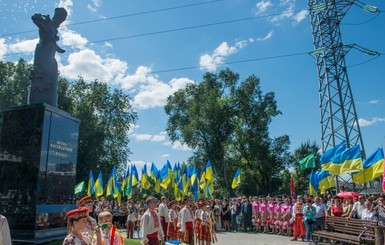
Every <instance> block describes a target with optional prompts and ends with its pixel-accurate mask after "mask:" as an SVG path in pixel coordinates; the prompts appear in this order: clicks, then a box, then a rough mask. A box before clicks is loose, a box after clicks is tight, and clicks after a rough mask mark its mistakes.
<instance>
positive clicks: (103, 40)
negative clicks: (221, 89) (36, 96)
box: [3, 10, 301, 56]
mask: <svg viewBox="0 0 385 245" xmlns="http://www.w3.org/2000/svg"><path fill="white" fill-rule="evenodd" d="M300 11H301V10H293V11H290V12H291V13H298V12H300ZM282 13H287V12H286V11H285V12H281V13H277V14H269V15H260V16H254V17H247V18H241V19H235V20H226V21H220V22H214V23H208V24H202V25H196V26H187V27H180V28H174V29H169V30H162V31H155V32H147V33H142V34H134V35H129V36H122V37H115V38H107V39H101V40H96V41H89V42H88V43H85V44H73V45H67V46H63V48H68V47H76V46H85V45H90V44H95V43H103V42H111V41H118V40H123V39H129V38H135V37H144V36H152V35H157V34H164V33H171V32H178V31H184V30H192V29H199V28H204V27H210V26H217V25H224V24H230V23H236V22H243V21H249V20H256V19H261V18H268V17H273V16H279V15H281V14H282ZM26 53H30V52H18V53H11V54H5V55H3V56H11V55H19V54H26Z"/></svg>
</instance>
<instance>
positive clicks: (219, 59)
mask: <svg viewBox="0 0 385 245" xmlns="http://www.w3.org/2000/svg"><path fill="white" fill-rule="evenodd" d="M253 41H254V40H253V39H250V38H249V39H247V40H241V41H238V42H236V43H235V45H234V46H229V45H228V44H227V42H222V43H221V44H220V45H219V46H218V47H217V48H216V49H215V50H214V51H213V53H212V54H211V55H210V54H207V53H206V54H204V55H202V56H201V57H200V60H199V65H200V68H201V70H207V71H210V72H213V71H215V70H216V69H217V67H218V66H220V65H222V64H223V63H224V60H225V58H227V57H228V56H230V55H232V54H235V53H236V52H238V51H239V49H242V48H244V47H246V46H247V44H248V43H252V42H253Z"/></svg>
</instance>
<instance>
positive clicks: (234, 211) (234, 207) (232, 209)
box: [231, 204, 238, 214]
mask: <svg viewBox="0 0 385 245" xmlns="http://www.w3.org/2000/svg"><path fill="white" fill-rule="evenodd" d="M237 208H238V207H237V204H233V205H232V206H231V214H236V213H237Z"/></svg>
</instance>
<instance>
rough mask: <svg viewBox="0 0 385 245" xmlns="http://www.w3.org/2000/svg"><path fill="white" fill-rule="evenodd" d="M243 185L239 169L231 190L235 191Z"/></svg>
mask: <svg viewBox="0 0 385 245" xmlns="http://www.w3.org/2000/svg"><path fill="white" fill-rule="evenodd" d="M240 183H241V168H238V169H237V172H235V175H234V178H233V182H232V183H231V188H233V189H235V188H237V187H238V186H239V184H240Z"/></svg>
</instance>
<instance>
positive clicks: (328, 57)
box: [308, 0, 365, 156]
mask: <svg viewBox="0 0 385 245" xmlns="http://www.w3.org/2000/svg"><path fill="white" fill-rule="evenodd" d="M355 2H356V1H355V0H350V1H349V0H309V1H308V5H309V9H310V20H311V26H312V35H313V43H314V48H315V49H314V52H313V54H314V55H315V58H316V63H317V70H318V85H319V99H320V110H321V121H320V123H321V147H322V151H323V152H325V151H326V150H327V149H329V148H331V147H334V146H336V145H337V144H339V143H340V142H341V141H342V140H345V141H346V144H347V147H351V146H354V145H357V144H360V146H361V150H362V153H363V156H365V151H364V144H363V141H362V136H361V131H360V126H359V124H358V117H357V112H356V108H355V105H354V100H353V94H352V90H351V87H350V83H349V78H348V72H347V69H346V63H345V56H346V54H347V53H348V52H349V50H350V49H351V48H352V47H354V45H344V44H343V43H342V38H341V30H340V23H341V20H342V19H343V18H344V16H345V15H346V13H347V12H348V10H349V9H350V7H351V6H352V5H353V4H354V3H355Z"/></svg>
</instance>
